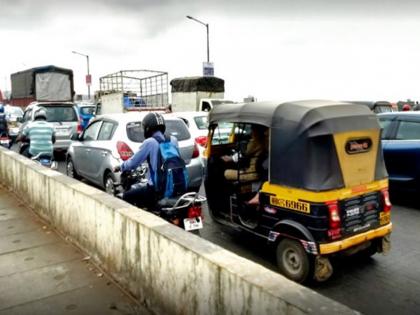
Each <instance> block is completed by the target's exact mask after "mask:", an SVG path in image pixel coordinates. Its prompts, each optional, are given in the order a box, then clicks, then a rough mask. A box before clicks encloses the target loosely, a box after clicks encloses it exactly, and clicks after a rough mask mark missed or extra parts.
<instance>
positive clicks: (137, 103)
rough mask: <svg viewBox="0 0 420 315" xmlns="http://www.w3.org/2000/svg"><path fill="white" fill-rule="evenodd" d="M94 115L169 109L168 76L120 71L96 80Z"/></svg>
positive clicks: (152, 72) (156, 73)
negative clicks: (97, 81) (97, 83)
mask: <svg viewBox="0 0 420 315" xmlns="http://www.w3.org/2000/svg"><path fill="white" fill-rule="evenodd" d="M99 85H100V91H99V92H98V93H97V95H96V96H95V98H96V99H97V108H96V113H97V114H110V113H124V112H129V111H142V110H165V108H167V107H168V105H169V95H168V73H167V72H162V71H155V70H121V71H118V72H115V73H111V74H108V75H105V76H103V77H101V78H99Z"/></svg>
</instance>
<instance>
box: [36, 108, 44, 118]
mask: <svg viewBox="0 0 420 315" xmlns="http://www.w3.org/2000/svg"><path fill="white" fill-rule="evenodd" d="M41 119H42V120H47V112H46V111H45V109H43V108H41V109H38V110H37V111H36V112H35V114H34V120H41Z"/></svg>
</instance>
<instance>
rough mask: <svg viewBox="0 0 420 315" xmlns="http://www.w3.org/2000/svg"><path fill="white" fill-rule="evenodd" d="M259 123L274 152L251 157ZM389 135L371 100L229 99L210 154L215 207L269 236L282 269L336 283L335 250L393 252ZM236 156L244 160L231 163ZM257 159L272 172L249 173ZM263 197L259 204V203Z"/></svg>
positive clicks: (297, 277) (215, 121) (230, 221)
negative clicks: (386, 153)
mask: <svg viewBox="0 0 420 315" xmlns="http://www.w3.org/2000/svg"><path fill="white" fill-rule="evenodd" d="M229 124H230V125H229ZM222 125H223V129H224V130H226V128H227V126H228V125H229V126H230V128H231V133H230V135H229V137H224V138H223V137H220V136H219V129H220V127H219V126H222ZM255 126H258V127H259V128H266V130H267V132H265V135H266V136H267V137H268V139H267V141H266V142H267V145H268V148H267V150H266V152H265V156H264V153H261V156H259V157H255V156H253V157H250V156H247V154H246V151H247V149H246V147H247V146H248V144H249V142H250V137H251V133H252V129H253V128H254V127H255ZM380 132H381V128H380V126H379V124H378V121H377V118H376V115H375V114H374V113H372V112H371V111H370V110H369V108H367V107H366V106H364V105H357V104H350V103H342V102H333V101H298V102H289V103H282V104H280V103H276V102H255V103H244V104H226V105H220V106H218V107H217V108H214V109H213V110H212V111H211V112H210V115H209V140H208V145H207V149H206V152H205V154H206V156H207V169H206V175H205V181H204V184H205V189H206V194H207V200H208V206H209V211H210V214H211V216H212V217H213V219H214V220H215V221H217V222H218V223H221V224H224V225H228V226H231V227H233V228H236V229H240V230H244V231H247V232H249V233H252V234H254V235H256V236H258V237H261V238H264V239H266V240H267V242H269V244H271V245H273V248H274V249H275V253H276V258H277V264H278V267H279V269H280V272H281V273H283V274H284V275H285V276H286V277H288V278H290V279H292V280H294V281H297V282H304V281H307V280H310V279H314V280H316V281H325V280H327V279H328V278H329V277H330V276H331V274H332V265H331V263H330V259H329V258H330V257H331V256H332V255H337V254H346V255H349V254H355V253H357V252H358V253H359V254H360V255H366V256H370V255H373V254H375V253H377V252H382V253H386V252H388V251H389V249H390V233H391V230H392V223H391V218H390V211H391V203H390V200H389V194H388V178H387V176H388V175H387V172H386V169H385V165H384V161H383V156H382V149H381V141H380ZM221 139H223V141H221ZM235 154H236V155H237V161H236V162H234V161H230V162H226V161H225V160H228V159H225V158H224V157H225V156H229V155H231V156H232V157H233V156H234V155H235ZM252 159H254V161H257V162H256V163H257V164H258V163H260V164H262V165H263V164H264V160H265V161H266V165H267V167H266V169H265V172H266V174H265V175H264V174H263V173H264V167H254V168H253V169H252V170H251V171H249V172H248V170H249V169H250V167H249V165H250V164H251V162H250V161H251V160H252ZM232 160H233V159H232ZM235 168H236V173H233V174H236V176H235V177H234V178H232V175H231V174H232V170H235ZM228 173H229V174H230V177H227V176H226V175H227V174H228ZM258 193H259V194H258ZM256 194H258V198H257V200H258V201H259V202H258V203H257V205H250V204H249V200H251V199H252V198H253V196H255V195H256Z"/></svg>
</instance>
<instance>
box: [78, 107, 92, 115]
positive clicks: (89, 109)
mask: <svg viewBox="0 0 420 315" xmlns="http://www.w3.org/2000/svg"><path fill="white" fill-rule="evenodd" d="M80 113H81V114H82V115H93V114H94V113H95V106H85V107H80Z"/></svg>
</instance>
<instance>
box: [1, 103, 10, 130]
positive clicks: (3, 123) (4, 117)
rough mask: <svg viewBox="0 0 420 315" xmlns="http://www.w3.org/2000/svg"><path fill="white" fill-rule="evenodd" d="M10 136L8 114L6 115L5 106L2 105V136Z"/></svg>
mask: <svg viewBox="0 0 420 315" xmlns="http://www.w3.org/2000/svg"><path fill="white" fill-rule="evenodd" d="M1 135H5V136H7V137H8V136H9V128H8V126H7V119H6V114H5V113H4V105H3V104H1V103H0V136H1Z"/></svg>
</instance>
